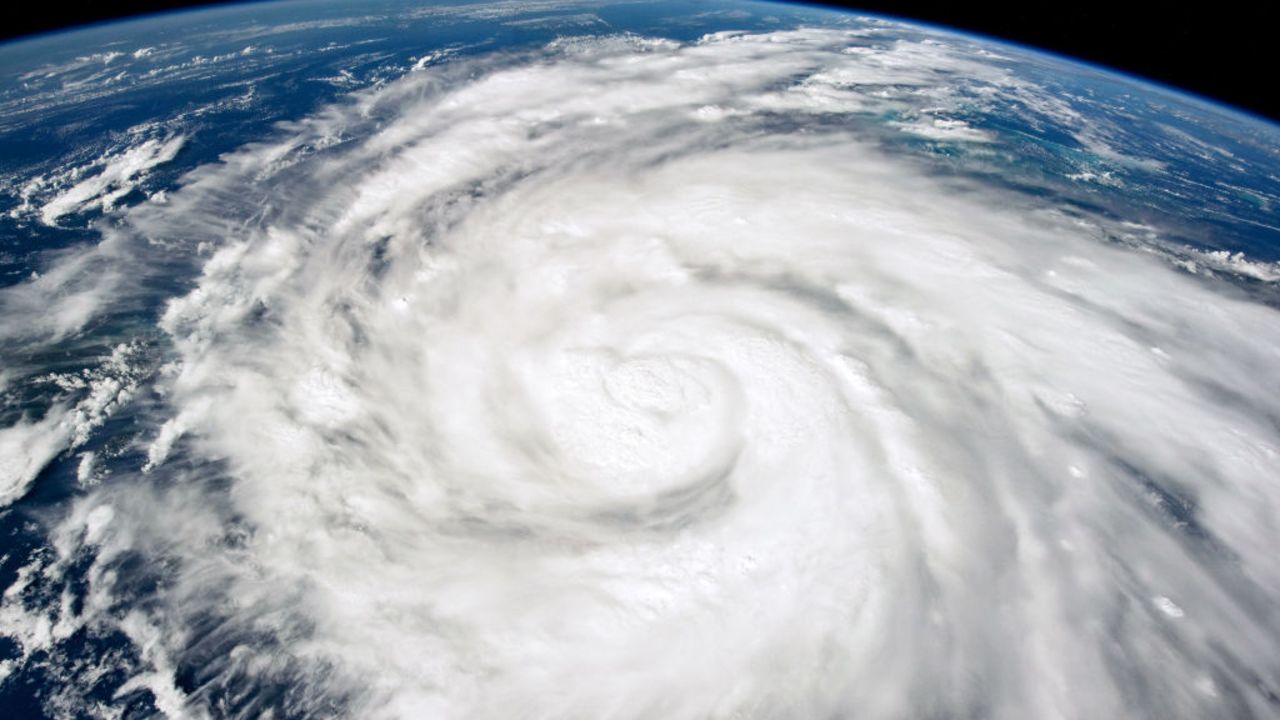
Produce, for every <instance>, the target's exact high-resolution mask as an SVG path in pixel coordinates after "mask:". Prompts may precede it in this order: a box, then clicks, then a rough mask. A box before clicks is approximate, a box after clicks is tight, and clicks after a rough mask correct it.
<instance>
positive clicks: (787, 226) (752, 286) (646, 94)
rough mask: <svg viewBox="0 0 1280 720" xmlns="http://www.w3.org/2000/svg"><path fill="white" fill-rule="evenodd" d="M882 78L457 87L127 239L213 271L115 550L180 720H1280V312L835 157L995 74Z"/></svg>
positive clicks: (977, 193) (249, 166)
mask: <svg viewBox="0 0 1280 720" xmlns="http://www.w3.org/2000/svg"><path fill="white" fill-rule="evenodd" d="M851 37H852V36H851V35H850V34H848V33H845V32H841V31H825V30H823V31H818V30H812V31H810V30H802V31H796V32H788V33H776V34H765V35H740V34H723V35H716V36H709V37H707V38H704V39H703V40H702V41H700V42H697V43H692V44H683V45H682V44H677V43H672V42H666V41H649V40H643V39H638V38H632V37H621V38H613V39H607V40H595V41H574V42H570V41H565V42H561V43H557V44H554V45H552V46H551V47H548V48H544V49H542V50H540V51H539V52H537V53H534V54H532V55H512V56H507V57H502V58H488V59H479V60H467V61H458V62H456V63H452V64H446V65H444V66H441V67H439V68H434V69H428V70H426V71H422V72H418V73H413V74H411V75H409V76H407V77H406V78H405V79H403V80H400V81H397V82H395V83H391V84H388V85H386V86H384V87H380V88H377V89H375V90H372V91H368V92H365V93H362V94H359V95H357V96H355V98H354V99H353V100H352V101H350V102H349V103H345V104H342V105H340V106H337V107H333V108H330V109H328V110H326V111H324V112H322V113H320V114H318V115H316V116H314V117H313V118H311V119H309V120H307V121H304V122H300V123H297V124H295V125H291V126H288V127H285V128H282V130H281V136H280V138H279V139H278V140H276V141H273V142H272V143H269V144H264V145H255V146H251V147H247V148H245V149H243V150H242V151H240V152H238V153H236V154H234V155H231V156H227V157H226V158H224V159H223V162H221V163H220V164H218V165H217V166H214V167H208V168H204V169H202V170H199V171H197V172H196V173H195V174H193V175H192V176H191V177H190V178H188V181H187V183H186V185H185V187H184V188H183V189H182V190H181V191H180V192H178V193H174V194H173V196H172V197H171V198H170V200H169V202H168V203H167V204H163V205H161V204H152V205H148V206H145V207H142V208H139V209H137V210H136V211H134V212H132V213H131V214H130V216H129V223H128V226H127V227H126V228H124V229H121V230H119V231H118V232H121V233H134V234H135V235H136V236H137V237H144V236H145V237H146V238H147V239H148V240H150V241H151V242H152V243H161V244H164V243H169V244H172V245H177V244H182V245H183V246H184V247H188V246H189V247H192V248H195V247H197V246H198V247H199V248H200V252H202V253H204V254H205V255H206V256H207V257H206V259H205V260H204V267H203V271H202V273H201V274H200V276H199V278H198V280H197V281H196V282H195V284H194V286H193V289H192V290H191V292H190V293H188V294H186V295H185V296H183V297H181V298H179V299H176V300H174V301H173V302H171V303H170V305H169V307H168V310H167V311H166V312H165V314H164V318H163V320H162V327H163V328H164V329H165V331H166V332H167V333H168V334H169V335H170V336H171V338H172V340H173V343H174V346H175V347H176V348H177V352H178V358H177V362H176V363H175V364H173V365H172V366H171V368H170V370H171V373H170V374H169V376H168V380H167V381H166V382H167V385H168V396H167V397H168V404H169V406H170V407H171V408H172V416H171V417H170V419H169V420H168V422H167V423H165V424H164V426H163V428H162V430H161V431H160V433H159V435H158V437H157V438H156V439H155V442H154V443H153V444H152V445H151V447H150V454H151V456H150V462H149V466H148V467H149V469H150V471H151V472H150V476H152V477H154V476H156V474H157V473H158V472H159V469H160V468H164V469H165V470H166V471H169V472H173V473H177V474H178V476H179V477H181V478H185V479H184V480H181V481H179V482H177V484H176V485H174V486H165V487H162V488H159V489H157V488H156V487H153V486H150V485H146V484H139V485H138V487H137V488H135V489H134V490H131V491H126V490H121V489H116V490H113V491H111V492H113V493H115V494H116V496H117V497H115V498H114V503H115V504H114V507H115V510H114V513H115V519H114V520H113V522H112V524H111V528H112V530H111V532H112V533H114V535H112V537H113V538H114V539H113V540H102V541H100V542H101V544H102V545H103V546H104V548H110V547H116V548H118V549H119V548H124V547H126V546H127V547H129V548H132V549H138V548H145V549H146V552H149V553H153V554H154V555H155V556H157V557H161V556H162V557H164V558H166V559H167V561H170V562H171V565H169V566H168V567H171V568H174V570H173V572H174V574H175V577H176V579H175V580H173V581H172V582H171V583H169V584H167V585H166V586H165V587H164V589H163V590H162V591H158V592H159V594H158V596H157V597H158V599H157V602H156V603H154V608H153V609H151V610H148V611H147V612H145V613H142V614H141V615H138V614H137V613H135V614H134V615H131V616H130V620H129V621H130V622H131V623H134V625H135V627H134V630H133V634H134V636H145V637H147V638H150V640H148V643H149V644H148V645H146V647H147V648H149V649H148V652H149V653H150V655H149V657H151V658H152V659H153V660H154V664H155V666H156V667H158V668H161V669H163V668H164V667H166V666H170V667H171V666H173V665H174V664H178V665H185V666H186V667H196V668H198V669H197V670H193V671H191V672H192V677H194V678H195V681H196V682H195V683H194V684H195V687H196V688H197V689H196V690H195V691H194V692H191V693H186V694H179V695H181V697H176V698H175V699H173V700H172V702H173V703H174V707H181V708H184V712H189V713H195V714H199V713H201V712H213V713H214V714H236V715H245V716H249V715H253V714H255V713H257V712H260V711H262V710H263V709H264V708H265V707H266V706H267V705H270V704H272V703H274V704H276V705H277V706H279V707H285V708H289V709H291V710H292V711H294V712H309V713H323V712H338V711H339V710H338V709H341V710H340V711H341V712H345V713H350V714H352V715H353V716H359V717H371V718H377V717H419V718H420V717H459V718H462V717H466V718H519V717H528V718H535V717H558V718H633V717H635V718H639V717H662V718H706V717H724V718H729V717H777V718H781V717H790V718H797V717H810V718H817V717H861V718H906V717H993V718H1026V717H1036V718H1055V717H1062V718H1067V717H1174V716H1186V717H1191V716H1195V717H1227V716H1234V717H1244V716H1247V715H1248V714H1250V713H1260V714H1274V713H1275V712H1276V704H1275V703H1276V696H1275V694H1274V690H1275V688H1276V684H1275V682H1276V680H1277V678H1280V654H1277V653H1276V649H1275V648H1276V646H1275V644H1274V641H1275V639H1276V634H1275V628H1276V627H1278V626H1280V617H1278V615H1277V605H1276V599H1277V598H1280V563H1276V562H1275V548H1276V547H1277V545H1276V542H1277V540H1280V534H1278V532H1277V524H1276V522H1277V521H1276V518H1277V517H1280V507H1278V504H1277V498H1278V497H1280V490H1278V489H1277V487H1276V484H1275V479H1276V477H1277V476H1278V475H1277V469H1278V465H1280V463H1278V461H1277V455H1276V447H1277V435H1278V434H1280V433H1278V431H1277V418H1280V393H1278V392H1277V390H1278V389H1280V388H1278V387H1277V383H1276V374H1275V370H1274V369H1275V367H1276V366H1277V361H1278V360H1280V356H1278V352H1277V351H1278V349H1280V322H1277V318H1276V315H1275V312H1274V311H1273V310H1271V309H1269V308H1266V307H1264V306H1261V305H1257V304H1255V303H1252V302H1250V301H1248V300H1247V299H1245V298H1243V297H1241V296H1238V295H1236V294H1233V292H1232V291H1231V290H1230V289H1229V288H1223V287H1217V286H1214V285H1212V284H1210V283H1206V282H1203V281H1200V280H1198V279H1197V278H1195V277H1192V276H1189V275H1187V274H1184V273H1179V272H1177V271H1176V270H1175V269H1173V268H1171V267H1170V266H1169V265H1168V264H1166V263H1165V262H1163V261H1161V260H1160V259H1159V258H1157V257H1155V256H1153V255H1150V254H1147V253H1141V252H1136V251H1134V250H1131V249H1123V248H1120V247H1117V246H1115V245H1111V244H1107V243H1105V242H1103V241H1102V240H1101V238H1102V237H1103V236H1104V235H1105V232H1104V229H1105V225H1106V223H1107V222H1108V221H1107V220H1105V219H1103V218H1091V217H1088V216H1087V215H1082V214H1081V213H1080V212H1075V213H1067V212H1064V211H1062V210H1061V209H1058V208H1055V207H1053V205H1052V204H1051V203H1049V202H1046V201H1039V204H1037V201H1035V200H1034V199H1029V198H1025V197H1021V196H1017V195H1015V194H1014V193H1013V192H1012V191H1008V190H1000V189H998V188H995V187H993V186H991V185H990V184H985V185H984V184H983V183H981V182H979V181H977V180H966V179H964V178H963V177H959V176H951V177H946V176H939V175H936V174H931V173H930V172H929V171H928V169H927V166H926V165H925V164H923V163H920V162H918V161H911V160H909V159H906V158H903V157H897V156H894V155H892V154H890V153H886V152H885V151H884V150H883V149H882V148H881V146H880V145H878V144H877V142H876V141H875V138H874V137H873V136H871V135H870V134H868V133H867V132H864V131H862V130H859V128H858V126H857V125H856V124H850V123H845V122H831V121H830V118H831V117H832V115H831V113H839V112H844V111H851V110H852V109H854V108H857V107H860V106H864V105H866V104H867V103H869V102H872V101H873V99H874V93H873V92H872V91H868V90H865V84H866V82H867V80H865V78H864V77H863V76H869V75H871V74H875V73H879V74H880V76H881V77H883V76H884V75H885V74H886V73H888V74H890V75H893V74H894V73H896V74H897V75H893V77H891V78H890V81H892V82H896V83H900V84H907V85H911V84H912V83H915V84H918V85H920V86H921V87H926V86H929V85H937V84H939V83H944V82H945V80H946V73H948V72H954V71H955V70H954V64H955V63H959V62H961V60H959V59H956V58H949V57H948V56H946V54H945V52H946V51H945V49H943V48H939V47H932V46H930V45H928V44H927V43H922V44H915V45H910V44H907V43H904V44H903V45H902V46H900V47H899V48H898V50H899V52H902V53H909V54H911V55H910V56H911V57H913V58H914V59H915V61H914V64H912V65H903V66H901V67H899V66H895V65H893V64H892V63H888V62H884V63H883V64H882V66H881V67H876V68H870V69H869V66H868V63H872V62H875V61H876V58H874V57H870V56H868V55H867V53H858V52H850V51H848V48H849V47H850V40H851ZM929 53H933V55H929ZM929 57H933V58H934V59H935V61H934V62H933V65H930V63H929V62H925V60H927V59H928V58H929ZM922 58H923V59H924V60H922ZM944 61H945V62H944ZM947 62H950V63H952V64H951V65H947V64H946V63H947ZM974 72H977V70H974ZM982 72H986V73H989V74H993V73H995V72H996V71H994V70H991V69H989V68H988V69H986V70H983V71H982ZM998 80H999V78H996V79H995V80H993V82H997V81H998ZM1009 82H1010V83H1012V82H1013V81H1012V80H1010V81H1009ZM1015 90H1016V88H1013V89H1012V90H1011V91H1015ZM836 117H838V115H837V116H836ZM211 463H212V464H211ZM210 467H218V468H219V470H217V471H216V472H213V471H210V470H209V469H208V468H210ZM143 487H146V488H147V489H146V490H143V489H142V488H143ZM105 492H106V491H104V493H105ZM158 518H159V519H158ZM227 528H233V529H234V531H233V532H230V533H229V532H228V530H227ZM120 551H122V550H120ZM103 552H104V553H109V552H110V550H108V549H104V550H103ZM144 626H145V627H147V628H151V630H147V631H145V632H144V631H143V630H139V629H137V628H138V627H144ZM147 633H151V634H147ZM268 687H274V688H277V690H276V691H275V694H274V695H272V694H269V693H266V691H265V690H263V688H268ZM280 687H286V688H288V689H287V690H279V689H278V688H280ZM253 688H258V690H252V689H253ZM175 692H176V691H175ZM214 698H217V699H218V702H220V703H222V706H221V707H222V708H223V709H222V710H221V711H218V710H217V708H216V707H214V706H212V705H211V704H212V703H213V702H214V701H213V699H214ZM202 708H203V710H202Z"/></svg>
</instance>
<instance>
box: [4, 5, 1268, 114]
mask: <svg viewBox="0 0 1280 720" xmlns="http://www.w3.org/2000/svg"><path fill="white" fill-rule="evenodd" d="M429 2H430V0H424V4H428V3H429ZM690 2H691V4H692V3H696V2H697V0H690ZM208 4H215V3H214V2H210V1H209V0H205V1H204V2H199V1H197V2H192V1H191V0H187V1H186V2H181V1H175V0H169V1H167V2H165V1H157V0H151V1H145V0H114V1H113V2H108V3H103V2H82V3H75V2H73V3H64V2H50V3H47V8H48V9H44V8H42V7H40V6H39V5H38V4H37V3H31V2H27V3H24V4H23V5H20V6H19V5H14V6H12V7H11V8H10V10H9V12H8V13H6V14H7V15H8V16H9V17H7V18H6V22H5V23H4V24H3V26H2V27H0V37H6V38H7V37H16V36H21V35H27V34H31V33H37V32H46V31H50V30H56V29H60V28H65V27H71V26H75V25H82V24H86V23H92V22H100V21H103V20H109V19H113V18H119V17H126V16H129V15H136V14H142V13H151V12H159V11H164V10H172V9H177V8H182V7H189V6H196V5H208ZM813 4H822V5H832V6H841V7H848V8H853V9H861V10H865V11H869V12H874V13H877V14H882V15H893V16H897V17H902V18H908V19H915V20H920V21H924V22H929V23H933V24H937V25H942V26H946V27H951V28H956V29H961V30H967V31H970V32H976V33H980V34H983V35H989V36H991V37H995V38H999V39H1003V40H1010V41H1013V42H1017V43H1020V44H1023V45H1029V46H1032V47H1037V48H1041V49H1044V50H1050V51H1053V52H1056V53H1059V54H1062V55H1067V56H1071V57H1076V58H1080V59H1083V60H1087V61H1089V62H1092V63H1095V64H1099V65H1103V66H1106V67H1111V68H1115V69H1118V70H1122V71H1125V72H1128V73H1130V74H1134V75H1138V76H1142V77H1146V78H1150V79H1152V80H1156V81H1159V82H1162V83H1164V84H1166V85H1171V86H1174V87H1179V88H1183V89H1185V90H1189V91H1191V92H1194V93H1197V94H1199V95H1203V96H1205V97H1209V98H1212V99H1216V100H1218V101H1220V102H1224V103H1227V104H1229V105H1234V106H1237V107H1239V108H1242V109H1244V110H1248V111H1251V112H1253V113H1255V114H1259V115H1264V116H1268V117H1270V118H1272V119H1275V120H1278V121H1280V93H1278V92H1277V90H1276V88H1277V87H1278V85H1277V83H1276V80H1275V75H1276V71H1277V70H1278V69H1280V61H1277V60H1276V59H1275V56H1274V55H1275V50H1276V47H1275V46H1276V45H1277V44H1278V43H1280V40H1277V39H1276V37H1277V29H1278V28H1277V24H1276V20H1277V19H1280V11H1278V10H1277V9H1276V5H1275V4H1274V3H1268V2H1252V3H1246V2H1240V1H1239V0H1230V1H1228V2H1218V3H1214V4H1212V5H1202V4H1198V3H1184V4H1181V5H1179V4H1175V3H1173V2H1164V3H1161V4H1159V5H1157V4H1155V3H1151V4H1147V3H1132V2H1125V0H1113V2H1109V3H1102V2H1096V1H1095V0H1089V1H1087V2H1074V3H1063V2H1057V3H1026V4H1025V5H1024V6H1023V8H1022V9H1015V10H1010V9H1004V8H995V7H983V6H975V4H974V3H969V2H896V3H890V2H874V0H871V1H868V2H841V1H840V0H826V1H824V2H817V3H813Z"/></svg>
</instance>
